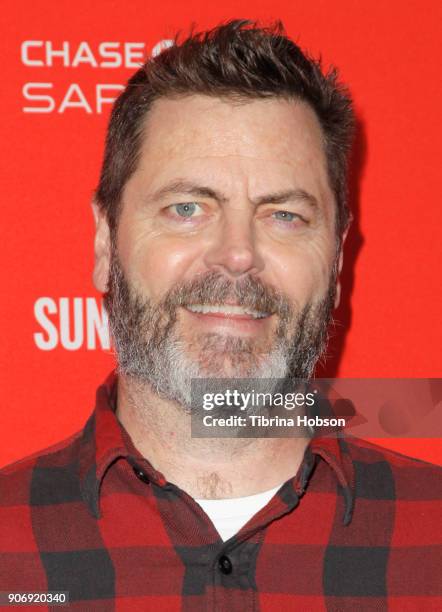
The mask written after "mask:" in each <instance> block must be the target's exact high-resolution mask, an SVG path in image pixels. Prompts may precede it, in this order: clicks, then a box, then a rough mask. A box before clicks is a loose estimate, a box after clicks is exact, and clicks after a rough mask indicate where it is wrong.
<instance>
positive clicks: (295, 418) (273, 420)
mask: <svg viewBox="0 0 442 612" xmlns="http://www.w3.org/2000/svg"><path fill="white" fill-rule="evenodd" d="M191 401H192V436H193V437H198V438H212V437H213V438H220V437H227V438H250V437H254V438H257V437H305V436H309V437H312V436H342V435H344V432H347V433H351V434H352V435H357V436H362V437H378V438H386V437H440V435H441V433H442V379H434V378H433V379H428V378H426V379H415V378H413V379H403V378H402V379H338V378H336V379H314V380H311V381H307V380H300V379H291V380H287V379H262V378H260V379H239V378H229V379H225V378H224V379H203V378H201V379H193V380H192V400H191Z"/></svg>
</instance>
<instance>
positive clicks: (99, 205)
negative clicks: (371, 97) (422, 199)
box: [0, 21, 442, 612]
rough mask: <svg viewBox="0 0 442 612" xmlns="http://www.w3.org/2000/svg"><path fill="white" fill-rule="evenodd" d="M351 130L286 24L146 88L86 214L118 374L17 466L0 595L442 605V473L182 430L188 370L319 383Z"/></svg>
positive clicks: (132, 602) (205, 51)
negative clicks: (75, 421) (79, 418)
mask: <svg viewBox="0 0 442 612" xmlns="http://www.w3.org/2000/svg"><path fill="white" fill-rule="evenodd" d="M353 123H354V120H353V112H352V106H351V101H350V98H349V95H348V92H347V91H346V90H345V88H343V87H342V85H339V84H338V82H337V79H336V74H335V73H334V72H332V73H329V74H328V75H323V74H322V73H321V71H320V67H319V65H318V64H317V63H316V62H314V61H313V60H311V59H309V58H307V57H306V56H305V55H303V54H302V52H301V51H300V49H299V48H298V47H297V46H296V45H295V44H294V43H293V42H291V41H290V40H289V39H287V38H286V37H285V35H284V33H283V31H282V30H281V29H280V28H279V29H278V28H275V29H273V30H272V29H260V28H258V27H256V26H254V25H253V24H251V23H248V22H243V21H234V22H230V23H228V24H226V25H223V26H221V27H219V28H216V29H215V30H213V31H211V32H207V33H203V34H194V35H193V36H191V37H189V38H188V39H186V40H184V41H183V42H181V43H179V44H178V43H177V44H176V45H175V46H174V47H172V48H170V49H168V50H166V51H164V52H163V53H162V54H160V55H159V56H158V57H156V58H154V59H152V60H149V61H148V62H147V63H146V65H145V66H144V67H143V68H141V69H140V70H139V71H138V72H137V73H136V74H135V75H134V76H133V77H132V79H131V80H130V81H129V83H128V86H127V88H126V90H125V91H124V92H123V93H122V95H121V96H120V98H119V99H118V100H117V102H116V104H115V107H114V109H113V113H112V117H111V120H110V125H109V130H108V137H107V143H106V152H105V159H104V163H103V169H102V174H101V178H100V184H99V187H98V190H97V194H96V200H95V202H94V204H93V210H94V215H95V220H96V240H95V256H96V263H95V270H94V282H95V285H96V287H97V288H98V289H99V290H100V291H102V292H103V293H105V300H106V306H107V309H108V312H109V318H110V325H111V331H112V335H113V338H114V342H115V347H116V354H117V359H118V376H116V375H112V376H111V377H110V378H109V379H108V380H107V381H106V383H105V384H104V385H103V386H102V387H100V388H99V389H98V392H97V404H96V408H95V411H94V413H93V414H92V416H91V418H90V419H89V421H88V422H87V424H86V426H85V429H84V430H83V431H82V432H79V433H78V434H76V435H74V436H73V437H71V438H70V439H69V440H67V441H63V442H61V443H60V444H59V445H57V446H55V447H52V448H50V449H47V450H46V451H44V452H42V453H39V454H38V455H36V456H34V457H31V458H28V459H25V460H23V461H22V462H19V463H18V464H15V465H13V466H11V467H9V468H6V469H5V470H3V472H2V476H1V481H0V483H1V484H0V487H1V488H0V504H1V506H0V507H1V521H0V524H1V526H0V533H1V540H0V541H1V553H0V572H1V573H0V591H4V592H7V593H18V592H26V593H30V592H46V591H49V592H51V593H53V592H64V593H66V594H67V595H68V596H69V605H70V606H71V607H73V608H75V609H79V610H113V609H122V610H153V609H161V610H179V609H184V610H192V611H194V610H228V611H231V610H235V611H240V612H243V611H245V610H280V609H284V608H287V609H290V610H291V609H293V610H295V609H296V610H324V609H329V610H339V611H341V610H387V609H397V610H430V609H434V610H436V609H439V608H440V606H441V604H442V601H441V600H440V599H438V595H440V593H439V585H438V581H437V579H436V577H437V573H438V572H437V570H438V565H437V562H438V561H439V562H440V557H437V552H436V546H435V541H436V540H435V539H436V527H437V525H438V523H439V519H440V516H439V515H438V514H437V511H438V509H440V506H439V508H438V506H437V505H436V501H435V499H437V498H438V497H439V498H440V484H439V483H440V479H439V471H438V470H437V468H435V467H434V466H430V465H427V464H425V463H423V462H420V461H415V460H412V459H408V458H405V457H402V456H400V455H397V454H395V453H392V452H389V451H386V450H383V449H380V448H377V447H374V446H372V445H369V444H367V443H363V442H360V441H357V440H349V439H346V440H342V439H338V438H336V437H330V436H329V437H315V438H313V439H310V437H309V436H308V435H307V432H303V435H301V436H293V437H241V436H240V435H233V436H232V437H231V438H215V439H212V438H210V439H209V438H201V437H195V436H192V429H191V418H192V415H193V412H192V411H193V408H192V406H193V403H192V384H191V383H192V379H201V378H202V379H208V380H212V379H218V378H227V379H229V378H230V379H233V378H246V379H249V378H251V379H257V380H258V379H264V378H266V379H288V378H303V379H308V378H310V377H311V376H312V375H313V371H314V367H315V364H316V362H317V360H318V359H319V357H320V356H321V354H322V353H323V351H324V348H325V345H326V338H327V328H328V326H329V324H330V322H331V317H332V311H333V308H334V307H336V306H337V305H338V303H339V298H340V285H339V279H338V274H339V271H340V270H341V267H342V248H343V243H344V240H345V237H346V234H347V230H348V226H349V221H350V213H349V211H348V207H347V202H346V163H347V161H346V160H347V153H348V150H349V147H350V142H351V134H352V128H353ZM236 434H238V431H236ZM55 603H57V602H55ZM51 605H52V604H51Z"/></svg>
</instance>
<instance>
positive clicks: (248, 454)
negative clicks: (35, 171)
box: [117, 375, 308, 499]
mask: <svg viewBox="0 0 442 612" xmlns="http://www.w3.org/2000/svg"><path fill="white" fill-rule="evenodd" d="M117 417H118V419H119V421H120V422H121V424H122V425H123V427H124V428H125V429H126V431H127V433H128V434H129V435H130V437H131V439H132V441H133V443H134V445H135V447H136V448H137V449H138V451H139V452H140V453H141V454H142V455H143V456H144V457H145V458H146V459H147V460H148V461H149V462H150V463H151V464H152V466H153V467H154V468H155V469H156V470H158V471H159V472H161V473H162V474H163V476H164V477H165V478H166V480H168V481H169V482H172V483H174V484H175V485H177V486H178V487H180V488H181V489H183V490H184V491H186V492H187V493H188V494H189V495H191V496H192V497H194V498H199V499H221V498H228V497H242V496H246V495H254V494H256V493H260V492H262V491H266V490H268V489H271V488H273V487H276V486H277V485H279V484H282V483H283V482H285V481H286V480H288V479H289V478H291V477H293V476H294V475H295V473H296V472H297V470H298V467H299V465H300V463H301V461H302V457H303V455H304V451H305V448H306V446H307V444H308V439H307V438H244V439H238V438H236V439H228V438H218V439H214V438H210V439H204V438H192V436H191V424H190V415H189V414H188V413H187V412H186V411H184V409H183V408H182V406H180V405H179V404H177V403H176V402H172V401H168V400H165V399H163V398H160V397H159V396H158V395H157V394H156V393H154V392H153V391H152V389H151V388H150V387H149V386H148V385H147V384H146V385H144V384H143V385H141V384H140V383H139V382H136V381H134V380H133V379H130V378H127V377H125V376H124V375H120V377H119V380H118V401H117Z"/></svg>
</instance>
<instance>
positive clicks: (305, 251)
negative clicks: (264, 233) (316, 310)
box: [266, 240, 334, 307]
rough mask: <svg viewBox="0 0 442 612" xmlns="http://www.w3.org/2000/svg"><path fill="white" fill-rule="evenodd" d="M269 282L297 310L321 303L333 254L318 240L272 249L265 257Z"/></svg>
mask: <svg viewBox="0 0 442 612" xmlns="http://www.w3.org/2000/svg"><path fill="white" fill-rule="evenodd" d="M266 260H267V263H268V265H267V271H268V275H269V276H268V278H269V281H270V280H271V281H272V282H273V283H274V284H275V286H276V287H277V288H280V289H281V290H282V291H283V292H284V293H285V294H286V295H287V296H288V297H289V298H291V299H292V300H293V301H294V302H295V303H297V304H298V305H299V306H301V307H302V306H303V305H304V304H306V303H307V302H310V301H316V300H319V299H321V298H322V297H323V296H324V295H325V294H326V292H327V290H328V286H329V281H330V275H331V272H332V269H333V262H334V250H333V247H332V246H331V245H330V244H329V241H326V240H319V241H315V242H311V243H309V244H308V245H306V244H299V245H296V246H294V247H292V248H291V249H290V250H288V249H272V251H271V252H269V253H268V254H267V255H266Z"/></svg>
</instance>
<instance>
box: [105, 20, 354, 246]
mask: <svg viewBox="0 0 442 612" xmlns="http://www.w3.org/2000/svg"><path fill="white" fill-rule="evenodd" d="M191 94H204V95H208V96H214V97H221V98H230V99H232V98H233V99H238V100H248V99H257V98H272V97H276V98H278V97H279V98H285V99H298V100H303V101H305V102H306V103H308V104H309V105H310V107H311V108H312V109H313V110H314V111H315V113H316V116H317V118H318V120H319V123H320V126H321V128H322V133H323V136H324V147H325V153H326V158H327V164H328V173H329V179H330V185H331V188H332V190H333V193H334V195H335V199H336V203H337V215H336V232H337V236H338V241H339V243H340V239H341V235H342V232H343V231H344V230H345V229H346V228H347V226H348V224H349V222H350V219H351V214H350V212H349V208H348V203H347V163H348V153H349V149H350V147H351V141H352V134H353V127H354V113H353V108H352V101H351V98H350V95H349V93H348V90H347V88H346V87H345V86H344V85H342V84H341V83H339V82H338V75H337V71H336V69H335V68H330V69H329V71H328V72H327V73H326V74H323V72H322V69H321V62H320V60H319V61H317V60H314V59H312V58H311V57H309V56H308V55H307V54H306V53H303V52H302V51H301V49H300V48H299V47H298V46H297V45H296V44H295V43H294V42H293V41H291V40H290V39H289V38H288V37H287V36H286V33H285V30H284V26H283V25H282V23H281V22H280V21H278V22H276V23H275V24H274V25H272V26H268V27H260V26H258V24H257V23H255V22H253V21H249V20H244V19H243V20H241V19H236V20H232V21H229V22H228V23H225V24H222V25H220V26H218V27H216V28H214V29H212V30H210V31H207V32H191V33H190V35H189V36H187V37H186V38H184V39H183V40H180V36H179V35H177V37H176V38H175V44H174V45H173V46H171V47H169V48H167V49H165V50H164V51H162V52H161V53H160V54H159V55H157V56H156V57H152V58H150V59H148V60H147V61H146V63H145V64H144V65H143V66H142V67H141V68H140V69H139V70H138V71H137V72H136V73H135V74H134V75H133V76H132V78H131V79H130V80H129V81H128V83H127V86H126V88H125V90H124V91H123V92H122V93H121V95H120V96H119V97H118V99H117V100H116V102H115V104H114V107H113V110H112V113H111V117H110V121H109V127H108V132H107V139H106V148H105V154H104V161H103V166H102V171H101V176H100V182H99V185H98V188H97V191H96V200H97V202H98V204H99V206H100V207H101V208H102V210H104V211H105V212H106V216H107V220H108V222H109V225H110V227H111V230H112V231H114V230H115V229H116V226H117V222H118V217H119V212H120V202H121V196H122V192H123V189H124V186H125V184H126V182H127V181H128V179H129V178H130V176H131V175H132V173H133V172H134V171H135V169H136V167H137V163H138V159H139V156H140V150H141V144H142V138H143V127H144V123H145V121H144V120H145V117H146V114H147V113H148V111H149V109H150V107H151V105H152V103H153V102H154V101H155V100H157V99H158V98H161V97H169V98H171V97H174V98H175V97H179V96H185V95H191Z"/></svg>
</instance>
